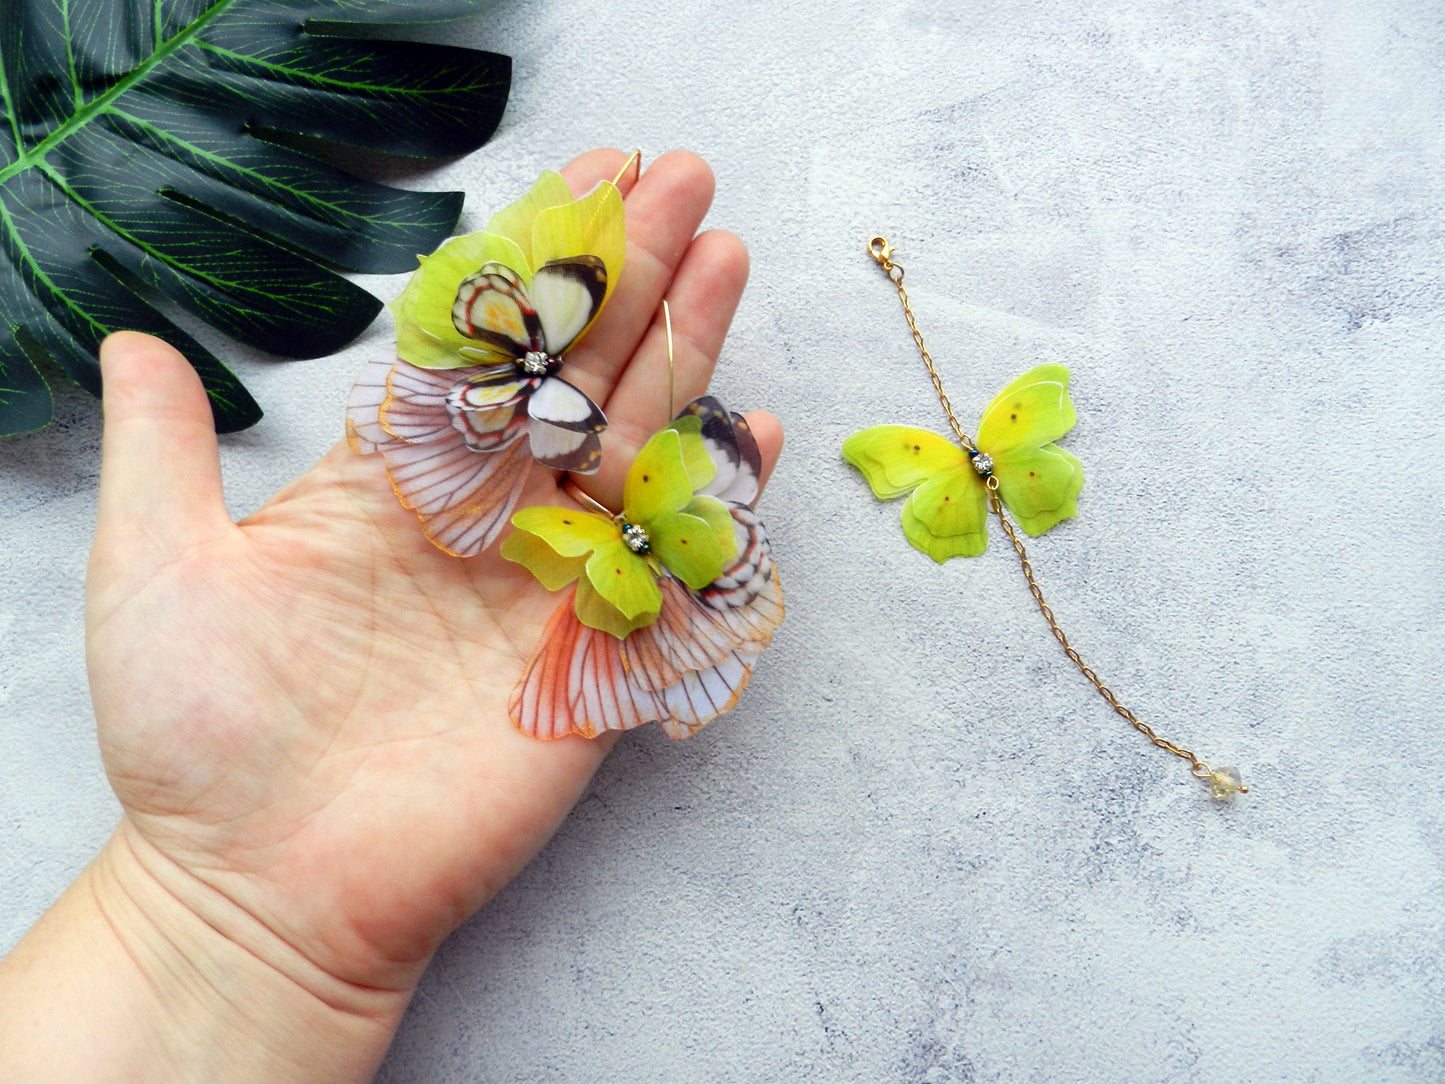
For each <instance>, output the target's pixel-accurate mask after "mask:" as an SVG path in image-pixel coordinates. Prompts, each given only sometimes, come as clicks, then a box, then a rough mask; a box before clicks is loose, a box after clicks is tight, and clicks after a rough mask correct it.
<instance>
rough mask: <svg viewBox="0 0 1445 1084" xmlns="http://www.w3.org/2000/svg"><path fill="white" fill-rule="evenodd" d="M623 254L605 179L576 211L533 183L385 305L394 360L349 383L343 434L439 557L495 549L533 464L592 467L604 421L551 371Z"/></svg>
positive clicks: (427, 263) (613, 277)
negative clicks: (380, 463) (382, 474)
mask: <svg viewBox="0 0 1445 1084" xmlns="http://www.w3.org/2000/svg"><path fill="white" fill-rule="evenodd" d="M638 160H639V156H638V155H633V156H632V157H631V158H629V159H628V162H627V165H625V166H624V167H623V170H622V172H621V173H619V174H618V176H617V181H620V180H621V179H622V177H623V176H624V175H626V174H627V172H628V171H629V170H631V169H632V168H633V167H634V164H636V163H637V162H638ZM626 243H627V239H626V232H625V228H624V224H623V209H622V195H621V193H620V191H619V190H618V188H617V183H616V182H613V183H608V182H606V181H604V182H602V183H601V184H599V185H598V186H597V187H595V188H594V189H593V190H592V191H591V192H589V193H588V194H587V195H585V196H582V197H581V198H580V199H573V198H572V194H571V191H570V190H569V188H568V187H567V182H566V181H565V180H563V179H562V177H561V175H560V174H557V173H544V174H543V175H542V176H541V177H540V178H539V179H538V180H537V182H536V183H535V184H534V185H533V186H532V188H531V190H530V191H528V192H527V194H526V195H525V196H523V197H522V198H521V199H519V200H518V201H516V202H515V203H513V204H511V205H510V206H509V207H507V208H505V209H504V210H502V211H500V212H498V213H497V214H496V215H494V216H493V217H492V219H491V221H489V222H488V223H487V228H486V229H485V230H483V231H481V232H479V233H473V234H468V235H466V236H462V237H455V238H453V239H452V240H450V241H448V242H447V243H446V244H444V245H443V246H442V247H441V248H439V249H437V251H436V252H435V253H433V254H432V255H430V256H424V257H422V259H421V266H420V268H419V269H418V270H417V271H416V272H415V273H414V274H413V275H412V277H411V280H410V281H409V282H408V283H407V286H406V288H405V289H404V290H403V291H402V293H401V296H400V297H399V298H397V300H396V301H394V302H393V303H392V305H391V309H392V312H393V314H394V316H395V318H396V331H397V360H396V361H394V362H387V361H380V362H374V363H372V364H371V365H370V366H368V367H367V369H366V370H365V371H364V372H363V373H362V375H361V377H360V379H359V380H358V381H357V383H356V385H355V387H354V388H353V389H352V393H351V396H350V399H349V400H348V402H347V426H346V428H347V437H348V440H349V442H350V444H351V447H352V448H353V449H354V450H355V451H357V452H360V453H363V454H366V453H371V452H380V453H381V455H382V458H383V459H384V460H385V462H386V470H387V474H388V476H389V477H390V479H391V485H392V488H393V489H394V490H395V491H396V495H397V497H398V498H400V500H401V502H402V504H404V505H405V506H406V507H407V508H410V509H412V510H414V511H415V512H416V514H417V516H418V518H419V519H420V520H421V524H422V528H423V529H424V530H425V532H426V534H427V537H428V538H430V539H431V540H432V542H434V543H435V544H436V545H437V546H438V547H440V548H441V549H443V550H445V551H446V552H448V553H450V554H453V555H454V556H458V557H470V556H473V555H475V554H477V553H480V552H481V551H482V550H484V549H486V548H487V547H488V546H490V545H491V544H492V542H493V541H495V540H496V538H497V536H498V535H499V534H500V533H501V531H502V530H503V528H504V527H505V526H506V523H507V517H508V516H510V515H511V513H512V510H513V509H514V508H515V507H516V504H517V499H518V497H519V496H520V495H521V492H522V487H523V486H524V485H525V483H526V481H527V476H528V474H529V473H530V471H531V467H532V463H533V462H537V463H541V464H542V465H543V466H544V467H550V468H552V469H554V470H564V471H571V472H574V473H579V474H590V473H593V472H595V471H596V470H597V469H598V467H599V466H600V465H601V463H602V443H601V439H600V436H599V434H600V433H601V432H602V430H603V429H605V428H606V426H607V419H606V417H605V416H604V415H603V413H602V410H601V409H600V408H599V407H598V406H597V404H596V403H594V402H592V400H591V399H589V398H588V397H587V396H586V395H585V394H583V393H582V392H581V391H579V390H578V389H577V388H576V387H574V386H573V385H571V384H570V383H568V382H567V381H566V380H565V379H563V378H562V376H561V375H559V374H560V371H561V370H562V369H563V363H564V361H565V359H566V355H567V354H568V352H569V351H571V349H572V348H573V347H574V346H576V344H577V343H578V342H579V341H580V340H581V339H582V337H583V336H584V335H585V334H586V332H587V330H588V328H590V327H591V326H592V324H593V323H594V322H595V321H596V319H597V316H598V314H599V313H600V312H601V311H602V307H603V305H605V304H606V302H607V299H608V298H609V297H611V295H612V291H613V290H614V289H615V288H616V286H617V280H618V276H619V275H620V274H621V272H622V264H623V256H624V253H625V249H626Z"/></svg>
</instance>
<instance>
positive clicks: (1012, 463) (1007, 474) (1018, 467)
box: [993, 444, 1084, 536]
mask: <svg viewBox="0 0 1445 1084" xmlns="http://www.w3.org/2000/svg"><path fill="white" fill-rule="evenodd" d="M993 473H994V476H995V477H996V478H997V479H998V494H999V497H1000V498H1001V499H1002V500H1003V502H1004V504H1006V505H1008V509H1009V511H1010V512H1012V513H1013V516H1014V519H1016V520H1017V521H1018V525H1019V526H1020V527H1022V528H1023V529H1024V531H1025V532H1027V533H1028V534H1030V535H1034V536H1037V535H1041V534H1043V533H1044V532H1045V531H1047V530H1048V529H1049V528H1050V527H1053V526H1054V525H1055V524H1057V523H1059V522H1061V521H1063V520H1066V519H1070V518H1072V517H1073V516H1077V515H1078V514H1079V491H1080V490H1081V489H1083V488H1084V465H1083V464H1082V463H1080V462H1079V461H1078V459H1077V458H1076V457H1074V456H1073V455H1070V454H1069V453H1068V452H1066V451H1064V450H1063V449H1062V448H1060V447H1059V446H1058V445H1056V444H1046V445H1044V446H1043V447H1042V448H1035V449H1033V450H1032V451H1028V450H1024V449H1018V450H1015V451H1013V452H1010V453H1009V455H1008V458H1007V459H1004V460H1002V461H999V460H995V462H994V467H993Z"/></svg>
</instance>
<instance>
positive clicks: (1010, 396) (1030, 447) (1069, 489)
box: [977, 365, 1084, 535]
mask: <svg viewBox="0 0 1445 1084" xmlns="http://www.w3.org/2000/svg"><path fill="white" fill-rule="evenodd" d="M1074 420H1075V415H1074V404H1073V403H1072V402H1071V401H1070V399H1069V370H1068V369H1066V368H1064V366H1062V365H1040V366H1038V368H1036V369H1030V370H1029V371H1028V372H1026V373H1024V374H1023V376H1021V377H1019V378H1018V379H1017V380H1015V381H1014V382H1013V383H1011V384H1009V386H1008V387H1006V388H1004V390H1003V391H1001V392H999V394H998V396H997V397H996V398H995V399H994V401H993V402H992V403H990V404H989V405H988V409H987V410H985V411H984V412H983V420H982V421H980V422H979V425H978V438H977V444H978V449H979V451H981V452H983V453H985V454H986V455H988V456H989V457H990V458H992V459H993V473H994V477H996V478H997V479H998V494H999V497H1000V499H1002V501H1003V503H1004V504H1005V505H1006V506H1007V507H1008V510H1009V511H1010V512H1012V513H1013V515H1014V518H1015V519H1016V520H1018V524H1019V526H1020V527H1022V528H1023V529H1024V530H1025V531H1027V532H1028V533H1029V534H1030V535H1041V534H1043V533H1044V532H1045V531H1047V530H1048V529H1049V528H1050V527H1052V526H1054V525H1055V524H1056V523H1058V522H1060V521H1061V520H1065V519H1068V518H1070V517H1071V516H1075V515H1078V511H1079V507H1078V498H1079V491H1080V490H1081V489H1082V488H1083V485H1084V467H1083V464H1082V463H1080V462H1079V460H1078V459H1077V458H1075V457H1074V456H1073V455H1070V454H1069V453H1068V452H1066V451H1064V450H1063V449H1062V448H1060V447H1058V445H1056V444H1054V443H1053V442H1054V441H1056V440H1058V439H1059V438H1060V437H1062V436H1063V435H1064V434H1065V433H1067V432H1068V431H1069V430H1070V429H1072V428H1073V427H1074Z"/></svg>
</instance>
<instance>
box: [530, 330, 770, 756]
mask: <svg viewBox="0 0 1445 1084" xmlns="http://www.w3.org/2000/svg"><path fill="white" fill-rule="evenodd" d="M663 314H664V320H666V322H667V341H668V365H669V370H670V369H671V365H672V358H671V355H672V327H671V319H670V316H669V314H668V312H667V307H666V302H664V303H663ZM671 383H672V382H671V379H669V406H668V411H669V413H670V412H671ZM761 475H762V456H761V454H760V453H759V451H758V446H757V442H756V441H755V440H754V439H753V436H752V432H751V430H750V429H749V428H748V424H747V421H746V420H745V419H744V418H743V417H742V415H740V414H734V413H732V412H730V411H729V410H728V409H727V408H726V407H724V406H723V405H722V403H720V402H719V401H718V400H717V399H715V398H713V397H712V396H704V397H702V398H699V399H694V400H693V401H692V402H690V403H688V404H687V406H685V407H683V409H682V411H681V412H680V413H678V414H677V416H676V417H675V418H673V420H672V422H671V423H670V424H669V425H668V426H667V427H666V428H664V429H663V430H661V431H660V432H658V433H657V434H655V435H654V436H653V437H652V438H651V439H650V440H649V441H648V442H647V443H646V444H645V445H643V447H642V449H641V451H639V452H638V453H637V458H636V459H634V460H633V462H632V466H631V467H630V468H629V470H628V472H627V480H626V482H625V484H624V488H623V494H622V509H621V511H619V512H615V513H614V512H612V511H610V510H609V509H607V508H606V507H604V506H603V505H601V504H600V503H598V502H597V501H595V500H593V499H592V498H591V497H589V496H587V495H586V494H585V493H583V492H581V491H580V490H576V489H575V488H574V489H573V491H572V495H573V496H574V497H575V498H576V499H577V500H578V503H579V504H581V505H582V506H583V507H582V508H541V507H539V508H527V509H523V510H522V511H520V512H518V513H517V514H516V515H514V516H513V517H512V524H513V526H515V527H516V528H517V529H516V530H515V531H514V532H513V533H512V534H511V535H509V536H508V537H507V538H506V539H505V540H504V541H503V543H502V547H501V555H502V556H503V557H505V558H507V559H508V560H510V561H515V562H517V563H518V564H520V565H522V566H523V567H525V568H526V569H528V571H530V572H531V573H532V574H533V575H534V576H535V577H536V578H537V579H538V580H539V581H540V582H541V583H542V584H543V586H545V587H546V588H547V589H548V590H549V591H557V590H561V589H563V588H567V587H571V590H570V591H568V593H567V596H566V597H565V598H564V599H563V601H562V604H561V605H560V606H558V607H557V609H556V610H555V611H554V612H553V614H552V617H551V618H550V619H549V620H548V622H547V626H546V629H545V630H544V631H543V633H542V638H541V640H540V642H539V643H538V645H537V648H536V651H535V652H534V653H533V655H532V657H531V659H530V661H529V662H528V663H527V666H526V669H525V670H524V671H523V674H522V678H521V680H520V681H519V682H518V684H517V686H516V689H515V690H514V691H513V693H512V697H511V702H510V712H511V718H512V722H513V724H514V725H515V726H516V727H517V728H518V729H520V730H521V731H522V732H523V733H525V734H528V735H530V736H531V737H534V738H542V739H551V738H559V737H563V736H565V735H567V734H579V735H582V736H583V737H588V738H591V737H595V736H596V735H598V734H601V733H603V732H604V731H608V730H629V729H631V728H633V727H636V726H640V725H641V724H643V723H647V722H652V721H657V722H659V723H660V724H661V726H662V728H663V730H664V732H666V733H667V734H668V735H669V736H670V737H673V738H685V737H687V736H689V735H690V734H693V733H695V732H696V731H697V730H699V729H700V728H701V727H702V726H704V725H705V724H706V723H708V722H709V721H711V720H712V719H714V718H716V717H717V716H718V715H721V714H723V713H724V712H727V711H731V710H732V708H733V707H734V706H735V705H736V704H737V701H738V698H739V697H740V696H741V695H742V691H743V688H744V686H746V685H747V683H748V680H749V678H750V677H751V675H752V668H753V663H754V662H755V661H756V660H757V658H758V656H759V655H760V654H761V653H762V651H763V649H764V648H766V647H767V646H768V644H769V643H771V642H772V636H773V630H774V629H775V628H777V626H778V625H779V623H781V621H782V620H783V595H782V588H781V586H780V584H779V581H778V574H777V569H776V567H775V566H774V564H773V558H772V551H771V547H770V546H769V544H768V536H767V533H766V531H764V529H763V525H762V522H761V521H760V520H759V519H758V517H757V514H756V513H755V512H754V511H753V505H754V504H755V503H756V502H757V499H758V493H759V488H760V484H761Z"/></svg>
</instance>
